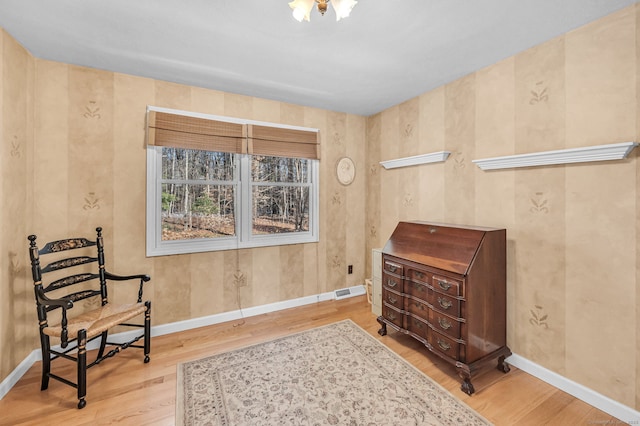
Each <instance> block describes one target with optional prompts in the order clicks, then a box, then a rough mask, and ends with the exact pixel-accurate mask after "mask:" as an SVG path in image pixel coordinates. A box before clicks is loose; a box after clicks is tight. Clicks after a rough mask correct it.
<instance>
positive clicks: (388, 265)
mask: <svg viewBox="0 0 640 426" xmlns="http://www.w3.org/2000/svg"><path fill="white" fill-rule="evenodd" d="M382 269H383V270H384V271H385V272H390V273H392V274H396V275H399V276H403V272H404V267H403V266H402V265H401V264H400V263H397V262H393V261H391V260H389V259H384V265H383V268H382Z"/></svg>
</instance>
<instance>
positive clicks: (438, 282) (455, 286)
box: [432, 275, 464, 296]
mask: <svg viewBox="0 0 640 426" xmlns="http://www.w3.org/2000/svg"><path fill="white" fill-rule="evenodd" d="M432 285H433V289H434V290H435V291H439V292H441V293H444V294H448V295H449V296H464V294H463V291H462V290H463V287H462V283H461V282H460V281H457V280H454V279H451V278H445V277H442V276H438V275H434V276H433V281H432Z"/></svg>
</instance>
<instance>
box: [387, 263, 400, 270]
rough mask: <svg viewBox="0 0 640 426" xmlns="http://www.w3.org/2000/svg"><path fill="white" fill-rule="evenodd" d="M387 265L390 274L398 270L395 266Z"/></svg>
mask: <svg viewBox="0 0 640 426" xmlns="http://www.w3.org/2000/svg"><path fill="white" fill-rule="evenodd" d="M388 265H389V271H390V272H395V271H397V270H398V267H397V266H396V265H391V264H388Z"/></svg>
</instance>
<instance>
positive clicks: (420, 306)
mask: <svg viewBox="0 0 640 426" xmlns="http://www.w3.org/2000/svg"><path fill="white" fill-rule="evenodd" d="M413 306H415V307H416V308H418V309H420V310H421V311H424V310H426V309H425V307H424V305H423V304H422V303H417V302H414V303H413Z"/></svg>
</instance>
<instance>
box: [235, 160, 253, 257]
mask: <svg viewBox="0 0 640 426" xmlns="http://www.w3.org/2000/svg"><path fill="white" fill-rule="evenodd" d="M239 188H240V196H239V197H238V200H239V204H240V205H239V207H238V208H239V210H240V212H239V214H238V216H239V218H240V224H239V235H238V242H239V244H240V245H243V244H246V243H248V242H249V240H250V239H251V228H252V226H253V215H252V212H251V209H252V203H251V197H252V192H253V191H252V182H251V156H250V155H247V154H243V155H240V185H239Z"/></svg>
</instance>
